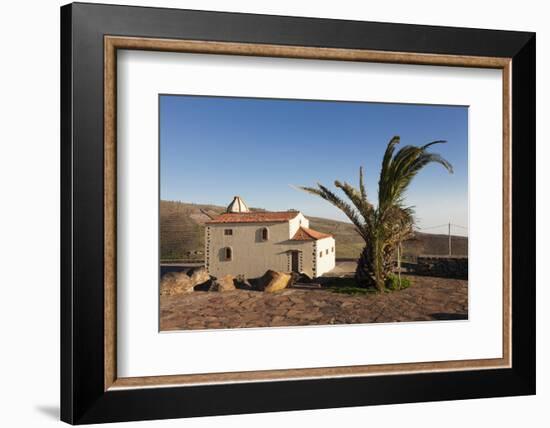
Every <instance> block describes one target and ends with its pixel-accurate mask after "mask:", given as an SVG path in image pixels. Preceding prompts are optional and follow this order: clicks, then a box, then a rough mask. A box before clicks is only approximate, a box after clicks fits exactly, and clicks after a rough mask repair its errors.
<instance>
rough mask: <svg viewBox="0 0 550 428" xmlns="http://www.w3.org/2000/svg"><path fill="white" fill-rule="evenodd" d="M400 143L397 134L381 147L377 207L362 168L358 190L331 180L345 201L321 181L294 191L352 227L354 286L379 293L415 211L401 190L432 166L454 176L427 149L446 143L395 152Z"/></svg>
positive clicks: (409, 231) (410, 229) (407, 235)
mask: <svg viewBox="0 0 550 428" xmlns="http://www.w3.org/2000/svg"><path fill="white" fill-rule="evenodd" d="M399 141H400V140H399V137H398V136H396V137H393V138H392V139H391V140H390V142H389V143H388V146H387V147H386V152H385V153H384V158H383V159H382V168H381V170H380V180H379V181H378V205H377V206H376V207H375V206H374V205H373V204H372V203H371V202H370V201H369V200H368V198H367V191H366V189H365V184H364V177H363V175H364V174H363V167H360V168H359V189H357V188H355V187H354V186H352V185H350V184H348V183H345V182H344V183H342V182H340V181H338V180H336V181H335V182H334V185H335V186H336V187H337V188H339V189H341V190H342V191H343V192H344V194H345V195H346V196H347V198H348V199H349V201H350V202H349V203H348V202H346V201H345V200H344V199H342V198H340V197H339V196H338V195H336V194H335V193H334V192H332V191H331V190H330V189H328V188H327V187H325V186H323V185H322V184H320V183H318V184H317V187H304V186H300V187H299V188H300V189H302V190H305V191H306V192H308V193H312V194H314V195H317V196H320V197H321V198H323V199H325V200H327V201H328V202H330V203H331V204H332V205H334V206H336V207H337V208H339V209H340V210H341V211H342V212H343V213H344V214H345V215H346V216H347V217H348V218H349V219H350V221H351V222H352V223H353V224H354V225H355V228H356V230H357V233H359V235H360V236H361V237H362V238H363V240H364V241H365V247H364V248H363V251H362V252H361V256H360V257H359V260H358V263H357V269H356V271H355V279H356V281H357V283H358V285H361V286H364V287H370V286H374V287H376V288H377V289H378V290H384V289H385V281H386V278H387V277H388V274H389V273H391V270H392V264H393V255H394V252H395V250H396V248H397V247H398V246H399V245H400V243H401V242H402V241H404V240H406V239H408V238H410V237H411V236H412V234H413V227H414V225H415V219H414V210H413V208H412V207H410V206H406V205H405V192H406V190H407V188H408V187H409V185H410V183H411V181H412V179H413V178H414V177H415V176H416V174H418V172H419V171H420V170H421V169H422V168H424V167H425V166H426V165H428V164H429V163H432V162H434V163H438V164H440V165H442V166H443V167H444V168H445V169H447V171H449V172H450V173H452V172H453V167H452V165H451V164H450V163H449V162H448V161H447V160H445V159H444V158H443V157H441V156H440V155H439V154H436V153H430V152H428V151H427V150H428V148H429V147H431V146H433V145H434V144H440V143H445V141H433V142H431V143H429V144H426V145H424V146H419V147H417V146H412V145H408V146H404V147H402V148H401V149H400V150H399V151H398V152H397V153H395V154H394V151H395V146H396V145H397V144H399Z"/></svg>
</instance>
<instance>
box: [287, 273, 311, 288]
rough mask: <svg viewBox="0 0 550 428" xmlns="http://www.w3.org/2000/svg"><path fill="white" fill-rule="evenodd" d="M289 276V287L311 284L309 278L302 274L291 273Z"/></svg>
mask: <svg viewBox="0 0 550 428" xmlns="http://www.w3.org/2000/svg"><path fill="white" fill-rule="evenodd" d="M290 275H291V276H292V279H291V283H290V285H294V284H297V283H298V284H309V283H310V282H311V278H310V277H309V276H308V275H306V274H305V273H303V272H300V273H298V272H291V273H290Z"/></svg>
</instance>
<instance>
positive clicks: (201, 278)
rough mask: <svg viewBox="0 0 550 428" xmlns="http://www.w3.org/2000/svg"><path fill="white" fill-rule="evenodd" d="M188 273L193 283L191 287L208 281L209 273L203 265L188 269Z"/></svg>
mask: <svg viewBox="0 0 550 428" xmlns="http://www.w3.org/2000/svg"><path fill="white" fill-rule="evenodd" d="M188 275H189V276H190V277H191V282H192V283H193V287H194V286H196V285H201V284H204V283H205V282H208V281H210V275H209V274H208V271H207V270H206V268H205V267H203V266H201V267H198V268H195V269H193V270H191V271H189V272H188Z"/></svg>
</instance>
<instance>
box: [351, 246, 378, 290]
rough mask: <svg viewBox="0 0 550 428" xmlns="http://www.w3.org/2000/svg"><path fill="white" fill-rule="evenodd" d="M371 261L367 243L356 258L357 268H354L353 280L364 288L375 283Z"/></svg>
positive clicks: (370, 252)
mask: <svg viewBox="0 0 550 428" xmlns="http://www.w3.org/2000/svg"><path fill="white" fill-rule="evenodd" d="M372 262H373V258H372V251H371V249H370V248H369V246H368V245H365V247H364V248H363V251H361V255H360V256H359V259H358V260H357V268H356V269H355V282H356V283H357V285H358V286H360V287H365V288H366V287H373V286H375V285H376V283H375V281H374V279H373V266H372Z"/></svg>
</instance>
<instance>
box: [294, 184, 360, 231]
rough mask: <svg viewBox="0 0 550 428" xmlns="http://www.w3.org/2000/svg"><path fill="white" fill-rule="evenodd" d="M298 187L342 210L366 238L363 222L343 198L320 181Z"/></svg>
mask: <svg viewBox="0 0 550 428" xmlns="http://www.w3.org/2000/svg"><path fill="white" fill-rule="evenodd" d="M298 188H299V189H301V190H303V191H305V192H307V193H311V194H313V195H317V196H319V197H321V198H323V199H324V200H325V201H328V202H330V203H331V204H332V205H334V206H335V207H336V208H338V209H339V210H340V211H342V212H343V213H344V214H345V215H346V217H347V218H349V219H350V221H351V222H352V223H353V225H354V226H355V228H356V229H357V232H358V233H359V234H360V235H361V237H362V238H363V239H367V238H366V233H365V224H364V223H363V222H361V219H360V217H359V214H358V211H357V209H356V208H354V207H353V206H351V205H350V204H348V203H347V202H345V201H344V200H343V199H341V198H339V197H338V196H337V195H336V194H334V193H333V192H332V191H330V190H329V189H328V188H327V187H325V186H323V185H322V184H320V183H317V187H307V186H298Z"/></svg>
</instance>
